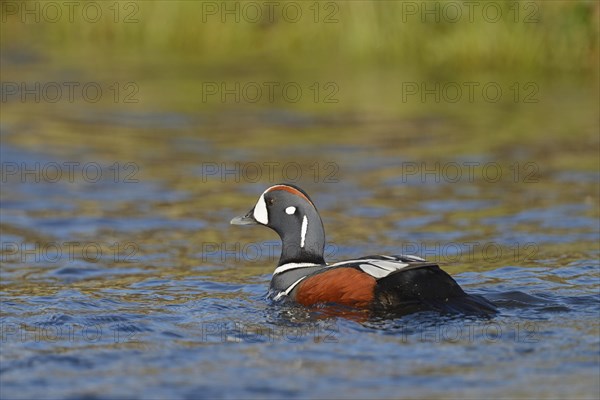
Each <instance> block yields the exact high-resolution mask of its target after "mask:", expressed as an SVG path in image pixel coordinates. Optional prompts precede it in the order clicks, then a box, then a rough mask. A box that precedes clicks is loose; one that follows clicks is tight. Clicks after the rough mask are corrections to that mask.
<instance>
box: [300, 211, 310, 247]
mask: <svg viewBox="0 0 600 400" xmlns="http://www.w3.org/2000/svg"><path fill="white" fill-rule="evenodd" d="M306 231H308V218H306V215H305V216H304V218H302V232H301V233H300V247H302V248H304V241H305V239H306Z"/></svg>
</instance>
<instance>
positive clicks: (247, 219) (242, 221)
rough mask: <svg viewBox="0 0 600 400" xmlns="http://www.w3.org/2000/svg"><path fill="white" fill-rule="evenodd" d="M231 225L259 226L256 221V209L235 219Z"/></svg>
mask: <svg viewBox="0 0 600 400" xmlns="http://www.w3.org/2000/svg"><path fill="white" fill-rule="evenodd" d="M230 224H231V225H257V224H258V222H257V221H256V220H255V219H254V209H252V210H250V211H248V213H247V214H246V215H244V216H243V217H235V218H234V219H232V220H231V222H230Z"/></svg>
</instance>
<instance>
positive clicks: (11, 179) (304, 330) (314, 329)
mask: <svg viewBox="0 0 600 400" xmlns="http://www.w3.org/2000/svg"><path fill="white" fill-rule="evenodd" d="M143 118H144V116H143V115H142V116H139V117H135V118H133V120H132V121H129V119H128V118H126V119H127V121H126V123H128V124H129V123H136V124H138V123H142V122H143V121H142V122H140V121H139V119H143ZM282 118H283V117H282ZM120 120H121V117H119V120H118V121H113V122H114V123H116V124H119V123H122V122H119V121H120ZM182 121H185V119H182V118H178V117H176V116H175V117H174V116H169V117H168V118H167V120H166V121H165V124H171V123H172V124H175V125H176V126H175V128H174V129H179V125H180V124H182V123H183V122H182ZM3 129H4V128H3ZM161 129H164V127H162V128H161ZM2 135H3V145H2V150H1V151H2V152H1V156H2V163H3V168H4V167H5V166H6V165H7V164H6V163H17V164H19V163H27V165H32V163H35V162H39V163H41V165H47V164H48V163H50V162H57V163H59V164H61V165H62V163H64V162H69V161H79V162H81V163H85V162H90V161H92V160H94V162H98V163H99V165H101V166H102V169H103V172H105V173H110V169H109V167H110V165H112V163H114V162H115V161H119V162H120V163H121V165H124V164H125V163H126V162H129V161H132V160H133V161H135V163H136V165H137V166H138V167H139V170H140V173H139V175H138V176H137V177H136V178H139V182H135V183H134V182H123V181H122V179H121V180H119V181H118V182H115V180H114V179H112V176H111V175H108V176H107V177H105V178H104V179H100V180H98V181H97V182H88V181H86V179H84V178H82V177H81V176H79V177H78V178H76V179H75V181H74V182H69V181H68V180H66V179H61V180H60V181H58V182H55V183H51V182H47V181H44V180H43V179H42V180H41V181H40V182H35V181H32V180H31V179H32V177H27V176H26V177H23V176H19V175H15V176H13V175H11V176H5V175H3V182H2V194H1V197H0V202H1V206H2V208H1V223H2V264H1V265H2V267H1V278H2V282H1V284H2V286H1V288H2V289H1V290H2V303H1V317H0V333H1V350H2V351H1V356H0V384H1V385H0V391H1V393H0V394H1V397H2V398H7V399H8V398H11V399H13V398H14V399H31V398H73V399H75V398H77V399H79V398H90V399H91V398H111V399H122V398H169V399H176V398H182V399H186V398H187V399H191V398H226V399H239V398H261V399H262V398H357V399H362V398H436V397H437V398H441V397H452V398H490V397H518V398H543V397H552V398H556V397H563V398H566V397H568V398H597V397H598V396H599V395H600V383H599V380H598V376H599V373H600V369H599V368H600V366H599V365H600V364H599V363H600V323H599V320H600V319H599V318H598V317H600V294H599V288H600V264H599V261H598V259H599V255H600V250H599V249H598V238H599V236H598V235H599V229H598V228H599V227H598V215H597V200H598V198H597V197H595V196H597V190H596V189H597V185H598V182H597V181H596V180H593V181H590V180H588V179H584V178H582V177H580V176H579V175H577V174H575V175H573V176H570V175H565V174H564V173H561V174H557V175H556V176H549V177H545V178H544V181H543V182H542V183H541V184H540V186H538V187H536V186H535V185H522V186H520V187H519V190H520V194H519V196H520V197H521V198H523V199H526V198H534V197H535V194H536V193H539V191H540V190H542V191H545V192H546V193H548V196H547V197H546V199H547V200H544V201H537V200H535V201H533V200H532V204H529V203H528V202H527V201H525V200H518V199H517V198H516V197H515V196H513V195H511V193H510V191H511V190H514V183H513V182H508V183H507V182H505V183H499V184H498V185H496V186H493V187H490V186H489V185H487V183H486V182H483V183H480V182H475V183H470V182H465V183H459V184H452V183H448V182H445V183H444V182H440V183H439V184H432V183H431V182H429V183H426V184H424V185H417V184H415V183H414V182H413V183H412V184H410V185H406V186H403V185H402V184H401V183H398V182H396V183H394V180H390V179H389V170H390V169H392V170H394V168H398V161H397V160H396V159H395V158H394V157H388V156H386V155H385V154H384V153H382V154H381V155H380V157H378V158H371V160H372V162H368V158H366V157H364V154H363V150H361V148H359V147H352V146H347V148H340V149H339V150H338V151H339V153H336V151H335V150H334V149H333V148H332V147H327V146H325V147H323V148H322V149H320V150H318V151H317V152H316V159H317V160H320V161H321V166H323V165H324V162H323V161H322V160H332V159H335V160H337V163H338V166H339V168H340V171H345V173H344V174H340V175H339V176H338V178H339V179H338V181H337V182H329V183H326V184H325V183H323V182H322V181H321V182H314V181H311V180H310V179H305V180H303V181H302V182H296V183H299V184H301V185H302V186H303V187H305V188H307V190H308V191H309V192H310V194H311V196H312V198H313V200H314V201H315V202H316V204H317V206H318V208H319V210H320V211H321V213H322V215H323V219H324V222H325V227H326V232H327V233H328V237H329V239H330V245H329V247H328V250H327V255H328V258H329V260H330V261H333V260H341V259H344V258H349V257H354V256H360V255H366V254H373V253H381V252H389V253H391V254H393V253H399V252H401V251H402V250H407V249H408V250H412V251H411V252H412V253H413V254H417V255H421V256H425V257H427V258H429V259H432V260H435V261H438V262H440V263H442V264H443V265H444V268H445V269H446V270H447V271H449V272H450V273H451V274H452V275H453V276H454V277H455V278H456V280H457V281H458V282H459V283H460V284H461V285H462V286H463V287H464V288H465V290H467V291H469V292H471V293H475V294H480V295H483V296H485V297H487V298H488V299H490V300H491V301H493V302H495V303H496V304H497V305H498V308H499V310H500V313H499V315H498V316H496V317H494V318H491V319H477V318H467V317H464V316H440V315H438V314H433V313H420V314H414V315H409V316H404V317H402V318H396V319H377V318H376V317H368V316H365V315H364V314H362V313H347V314H335V313H333V314H332V313H331V312H330V311H329V310H327V309H316V310H314V309H313V310H307V309H304V308H302V307H294V306H290V305H286V306H284V305H278V304H271V303H270V302H269V301H268V300H267V299H266V292H267V287H268V284H269V280H270V273H271V272H272V270H273V269H274V267H275V265H276V262H277V258H278V256H279V253H278V252H279V249H280V247H278V246H279V244H278V242H277V240H276V237H275V235H274V234H273V233H271V232H269V231H268V230H266V229H264V228H263V229H261V228H259V227H254V228H248V229H244V228H245V227H231V226H230V225H229V224H228V221H229V220H230V219H231V217H233V216H235V215H238V214H241V213H244V212H246V211H247V210H248V209H249V208H250V207H251V206H252V205H253V204H254V202H255V200H256V198H257V197H258V195H259V194H260V193H261V192H262V190H264V188H265V186H266V185H269V184H272V183H275V182H271V181H270V180H269V178H265V177H262V179H261V180H260V182H258V183H253V182H249V181H248V179H241V180H240V181H239V182H237V181H236V180H235V179H233V178H228V179H225V180H224V181H222V180H219V179H217V180H215V179H213V178H210V179H208V180H206V179H205V178H206V177H205V176H202V172H201V171H202V168H203V165H202V162H204V161H206V160H212V161H211V162H213V161H214V162H217V163H220V162H231V160H230V159H229V158H228V157H227V156H221V155H218V154H214V155H213V158H212V159H211V158H209V157H210V154H211V151H212V150H211V149H212V145H213V144H214V143H212V142H211V141H210V140H200V141H195V140H193V139H191V138H188V137H186V136H185V134H179V136H178V137H177V140H172V141H170V142H169V144H167V145H165V146H164V148H161V150H160V152H159V153H153V152H152V151H148V152H144V153H141V154H140V155H139V157H136V158H135V159H132V158H130V159H121V158H113V159H111V158H110V157H102V156H98V155H96V156H94V157H89V156H86V155H85V154H86V152H84V153H83V154H84V155H83V156H81V155H75V154H76V153H66V154H62V153H61V152H54V151H50V150H49V151H43V150H32V149H31V148H28V147H27V146H26V145H19V144H18V140H16V139H15V142H14V143H16V144H11V143H7V140H8V139H11V134H10V133H7V131H6V130H3V132H2ZM11 140H12V139H11ZM205 142H208V145H206V146H205ZM194 143H196V144H194ZM196 145H197V147H195V149H196V150H195V151H196V152H197V153H193V151H191V150H190V153H189V154H188V153H186V152H185V150H182V149H184V148H187V149H188V150H189V149H190V148H194V146H196ZM84 148H85V149H87V150H86V151H92V150H93V149H94V145H89V146H88V147H86V146H84ZM238 150H239V149H238ZM239 151H240V153H241V154H244V156H245V157H247V159H250V160H251V159H252V158H253V157H256V153H255V152H252V151H249V152H243V151H241V150H239ZM256 151H258V150H256ZM296 151H300V152H301V153H302V152H303V151H304V152H306V151H307V150H296ZM182 152H183V153H182ZM198 153H200V154H198ZM90 154H95V153H93V152H92V153H90ZM158 154H160V156H159V155H158ZM325 154H327V155H328V157H326V156H324V155H325ZM348 154H354V155H355V156H357V155H358V158H360V159H361V160H362V161H361V163H359V164H356V163H354V160H353V159H352V157H348V156H347V155H348ZM338 156H339V157H338ZM259 159H261V160H263V159H267V160H268V158H267V157H264V158H261V157H259ZM161 160H169V162H168V163H166V162H164V161H161ZM310 164H311V163H310V162H309V163H307V164H304V167H303V168H305V171H310V169H309V167H308V166H307V165H310ZM348 171H351V173H350V174H349V173H348ZM5 173H6V170H4V171H3V174H5ZM586 176H587V175H586ZM5 178H6V179H5ZM274 179H275V178H274ZM565 179H568V182H565ZM541 185H543V186H541ZM565 186H566V187H567V188H566V189H568V190H566V189H565ZM425 187H426V189H425ZM423 193H426V199H423V197H424V195H423ZM502 193H505V194H502ZM574 193H575V194H577V195H573V194H574ZM486 245H488V246H487V247H486ZM483 249H486V251H484V250H483ZM498 249H500V251H501V254H498V253H497V250H498ZM399 250H400V251H399Z"/></svg>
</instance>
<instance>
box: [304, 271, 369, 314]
mask: <svg viewBox="0 0 600 400" xmlns="http://www.w3.org/2000/svg"><path fill="white" fill-rule="evenodd" d="M374 288H375V278H373V277H372V276H371V275H369V274H365V273H364V272H361V271H358V270H356V269H354V268H335V269H332V270H331V271H328V272H323V273H320V274H318V275H315V276H313V277H310V278H307V279H305V280H304V281H302V282H300V284H299V285H298V289H297V291H296V301H297V302H298V303H300V304H302V305H305V306H310V305H312V304H316V303H337V304H344V305H349V306H354V307H366V306H368V305H369V304H370V303H371V302H372V301H373V297H374Z"/></svg>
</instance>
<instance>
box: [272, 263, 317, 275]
mask: <svg viewBox="0 0 600 400" xmlns="http://www.w3.org/2000/svg"><path fill="white" fill-rule="evenodd" d="M318 266H320V265H319V264H315V263H287V264H283V265H280V266H279V267H277V268H276V269H275V272H273V275H277V274H280V273H282V272H285V271H289V270H290V269H296V268H308V267H318Z"/></svg>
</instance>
